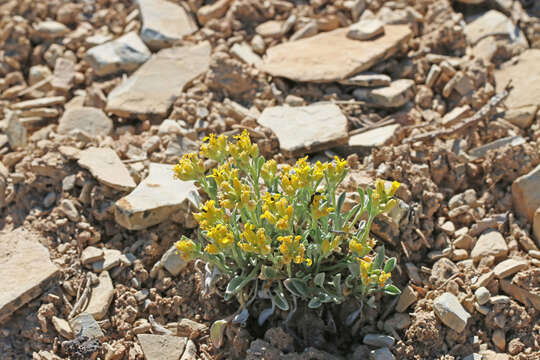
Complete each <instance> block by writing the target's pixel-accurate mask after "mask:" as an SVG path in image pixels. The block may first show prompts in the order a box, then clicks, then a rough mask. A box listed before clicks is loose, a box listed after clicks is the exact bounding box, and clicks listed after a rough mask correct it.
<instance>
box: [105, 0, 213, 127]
mask: <svg viewBox="0 0 540 360" xmlns="http://www.w3.org/2000/svg"><path fill="white" fill-rule="evenodd" d="M144 1H147V0H144ZM209 64H210V44H209V43H208V42H202V43H200V44H198V45H195V46H183V47H175V48H171V49H164V50H161V51H160V52H159V53H157V54H155V55H153V56H152V58H151V59H150V60H148V61H147V62H146V63H144V64H143V65H142V66H141V67H140V68H139V69H138V70H137V71H136V72H135V73H134V74H132V75H131V76H130V77H129V78H128V79H127V80H126V81H124V82H122V83H121V84H120V85H118V86H117V87H116V88H114V89H113V90H112V91H111V92H110V93H109V96H108V98H107V107H106V110H107V111H110V112H112V113H114V114H116V115H118V116H122V117H129V116H143V117H160V118H164V117H165V116H167V113H168V111H169V108H170V107H171V105H172V103H173V102H174V100H175V99H176V98H177V97H178V96H179V95H180V93H181V92H182V91H183V90H184V87H185V86H186V85H187V84H188V83H190V82H191V81H192V80H193V79H195V78H196V77H197V76H199V75H200V74H201V73H203V72H205V71H207V70H208V68H209Z"/></svg>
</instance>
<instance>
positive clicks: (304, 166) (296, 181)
mask: <svg viewBox="0 0 540 360" xmlns="http://www.w3.org/2000/svg"><path fill="white" fill-rule="evenodd" d="M329 166H330V164H328V163H325V164H323V163H321V162H320V161H317V163H316V164H315V166H310V165H309V164H308V162H307V156H306V157H303V158H300V159H298V160H297V161H296V164H295V166H294V167H291V166H284V167H283V171H282V173H281V188H282V189H283V191H284V192H285V193H286V194H287V196H289V197H293V196H294V195H295V193H296V191H297V190H299V189H302V188H305V187H308V186H309V185H314V183H315V182H318V181H320V180H321V179H322V178H323V177H324V172H325V170H326V169H327V168H328V167H329Z"/></svg>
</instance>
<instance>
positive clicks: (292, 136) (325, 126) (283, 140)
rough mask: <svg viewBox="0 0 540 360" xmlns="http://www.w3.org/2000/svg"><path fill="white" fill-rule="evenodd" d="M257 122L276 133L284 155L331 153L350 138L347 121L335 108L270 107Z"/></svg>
mask: <svg viewBox="0 0 540 360" xmlns="http://www.w3.org/2000/svg"><path fill="white" fill-rule="evenodd" d="M257 122H258V123H259V124H261V125H262V126H266V127H268V128H270V129H272V131H274V133H275V134H276V136H277V138H278V140H279V145H280V148H281V151H283V152H286V153H287V154H291V155H298V154H301V153H304V152H314V151H318V150H324V149H328V148H330V147H331V146H334V145H336V144H340V143H343V142H345V141H346V140H347V138H348V134H347V119H346V118H345V116H344V115H343V113H342V112H341V110H340V108H339V107H338V106H337V105H335V104H329V103H315V104H312V105H309V106H296V107H289V106H275V107H269V108H266V109H265V110H264V111H263V113H262V114H261V116H260V117H259V119H258V120H257ZM298 129H302V131H298Z"/></svg>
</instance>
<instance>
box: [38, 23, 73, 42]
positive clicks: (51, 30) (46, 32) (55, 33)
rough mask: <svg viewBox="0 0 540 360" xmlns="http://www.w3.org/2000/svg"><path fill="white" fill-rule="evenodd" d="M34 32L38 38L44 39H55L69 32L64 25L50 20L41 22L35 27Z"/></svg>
mask: <svg viewBox="0 0 540 360" xmlns="http://www.w3.org/2000/svg"><path fill="white" fill-rule="evenodd" d="M35 30H36V33H37V35H38V36H40V37H43V38H45V39H55V38H58V37H61V36H64V35H67V34H68V33H69V32H70V30H69V28H68V27H67V26H65V25H64V24H62V23H59V22H57V21H52V20H46V21H41V22H40V23H38V24H36V25H35Z"/></svg>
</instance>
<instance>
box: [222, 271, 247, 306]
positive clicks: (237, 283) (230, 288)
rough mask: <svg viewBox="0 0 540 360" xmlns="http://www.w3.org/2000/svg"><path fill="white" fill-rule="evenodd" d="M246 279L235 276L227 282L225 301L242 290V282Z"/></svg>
mask: <svg viewBox="0 0 540 360" xmlns="http://www.w3.org/2000/svg"><path fill="white" fill-rule="evenodd" d="M245 279H246V277H244V276H240V275H237V276H235V277H233V278H232V279H231V281H229V284H228V285H227V289H226V290H225V297H224V298H225V300H230V299H231V298H232V297H233V295H235V294H236V293H237V292H238V291H240V290H241V289H242V287H243V286H244V283H243V282H244V280H245Z"/></svg>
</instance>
